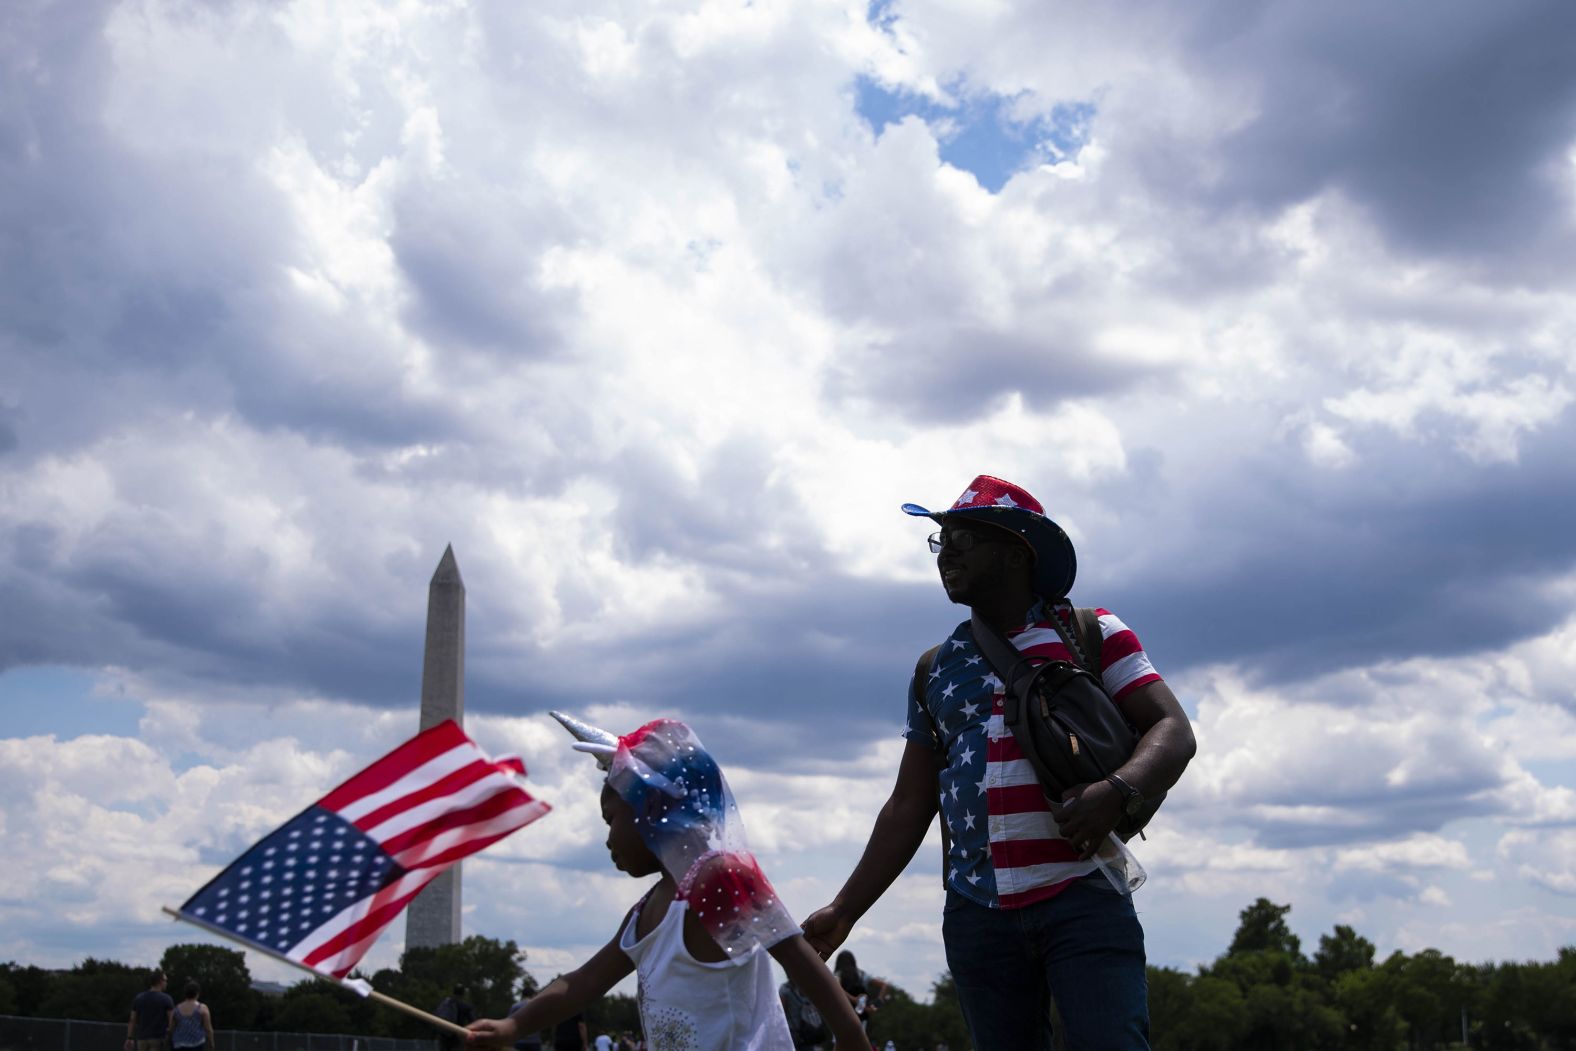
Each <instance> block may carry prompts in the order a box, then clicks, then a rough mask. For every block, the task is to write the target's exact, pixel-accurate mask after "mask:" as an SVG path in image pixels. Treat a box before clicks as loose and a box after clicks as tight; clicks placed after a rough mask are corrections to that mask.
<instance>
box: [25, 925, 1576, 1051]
mask: <svg viewBox="0 0 1576 1051" xmlns="http://www.w3.org/2000/svg"><path fill="white" fill-rule="evenodd" d="M1290 911H1291V906H1289V905H1277V904H1275V903H1274V902H1271V901H1270V900H1269V899H1267V898H1260V899H1258V900H1257V901H1255V902H1254V903H1253V904H1251V905H1249V906H1248V907H1247V908H1245V909H1243V910H1242V912H1241V914H1240V918H1239V919H1240V922H1239V924H1238V927H1237V931H1236V934H1235V935H1234V936H1233V937H1232V940H1231V944H1230V946H1229V947H1228V948H1227V949H1226V951H1225V952H1224V953H1222V954H1221V955H1220V956H1219V957H1217V958H1216V959H1215V960H1214V961H1213V962H1211V963H1208V964H1205V965H1203V966H1200V967H1198V968H1197V969H1196V972H1194V973H1188V972H1185V971H1181V970H1177V969H1174V968H1169V967H1151V968H1149V1012H1150V1029H1151V1033H1152V1037H1151V1040H1152V1043H1153V1046H1154V1048H1155V1051H1434V1049H1439V1048H1449V1047H1458V1048H1459V1047H1463V1046H1465V1047H1471V1048H1475V1049H1482V1051H1576V946H1570V947H1566V948H1564V949H1561V950H1560V953H1559V957H1558V958H1557V959H1556V960H1553V961H1549V962H1528V963H1482V964H1473V963H1461V962H1458V961H1456V960H1454V959H1453V958H1451V957H1450V956H1447V955H1445V954H1443V953H1441V952H1439V951H1437V950H1435V949H1424V950H1422V951H1421V952H1418V953H1414V954H1410V955H1409V954H1407V953H1404V952H1399V951H1397V952H1393V953H1391V954H1390V955H1389V956H1388V957H1386V958H1385V959H1384V960H1382V961H1379V960H1376V959H1375V951H1374V945H1373V943H1372V942H1371V941H1369V940H1368V939H1366V938H1364V937H1362V936H1361V935H1359V934H1358V933H1357V932H1356V931H1355V930H1353V929H1352V928H1351V927H1348V926H1345V925H1344V924H1343V925H1337V926H1336V927H1335V928H1334V929H1333V930H1332V931H1331V932H1330V933H1329V934H1326V935H1322V936H1320V938H1319V944H1318V947H1317V949H1316V950H1315V951H1314V953H1313V955H1312V956H1308V955H1306V954H1305V953H1304V952H1303V951H1302V944H1301V940H1300V939H1299V938H1298V937H1297V936H1296V935H1295V934H1293V933H1292V932H1291V929H1290V928H1289V927H1288V926H1287V923H1286V916H1287V914H1288V913H1289V912H1290ZM525 962H526V954H525V953H524V952H523V951H522V950H521V949H519V947H518V946H516V944H515V943H514V942H513V941H497V940H495V939H492V938H484V937H481V936H479V935H473V936H471V937H469V938H466V939H465V940H464V941H462V942H458V943H456V944H454V945H445V946H441V947H438V948H418V949H408V950H406V951H405V952H404V953H403V954H402V955H401V956H400V959H399V965H398V966H397V967H392V968H385V969H383V970H379V971H376V972H374V973H372V974H371V975H357V977H363V978H366V979H367V980H368V981H370V982H371V983H372V987H373V988H374V989H377V990H378V991H379V992H381V993H385V994H387V995H388V996H391V997H393V998H395V999H397V1000H403V1001H404V1002H406V1003H409V1004H413V1005H415V1006H417V1007H421V1008H424V1009H426V1010H432V1009H433V1008H434V1007H436V1005H437V1003H438V1001H439V1000H441V999H442V998H443V997H444V996H445V995H446V994H447V993H448V992H449V991H450V990H451V989H452V988H453V987H454V986H456V985H459V986H463V987H464V989H465V991H466V998H467V999H468V1000H469V1001H470V1003H471V1004H472V1006H473V1007H474V1008H475V1009H476V1013H477V1015H478V1017H493V1018H497V1017H500V1016H502V1015H503V1014H504V1013H505V1012H507V1011H508V1010H509V1008H510V1006H511V1005H512V1004H514V1003H515V1002H516V1001H517V1000H519V999H520V998H521V997H522V996H525V995H529V994H531V993H534V992H535V991H536V987H535V983H534V982H533V980H532V979H531V976H530V975H529V974H527V973H526V971H525ZM159 967H160V969H162V970H163V971H164V972H165V974H167V975H168V976H169V979H170V985H171V992H172V994H174V995H175V996H176V998H177V999H178V998H179V995H180V992H179V991H180V989H181V987H182V986H183V985H184V984H185V982H186V981H187V980H188V979H194V980H196V981H197V982H198V983H199V984H200V985H201V986H202V999H203V1002H204V1003H206V1004H208V1006H209V1009H210V1010H211V1011H212V1013H213V1018H214V1025H215V1027H216V1028H219V1029H251V1030H260V1031H264V1032H268V1031H276V1032H293V1033H344V1034H355V1035H363V1036H390V1037H407V1038H416V1039H431V1038H432V1037H433V1036H434V1033H433V1030H432V1029H431V1028H430V1027H429V1026H428V1025H427V1024H426V1023H424V1022H422V1021H421V1020H419V1019H416V1018H411V1017H410V1016H408V1015H405V1014H402V1013H400V1012H398V1011H395V1010H393V1009H391V1008H388V1007H385V1006H383V1005H381V1004H378V1003H375V1002H373V1001H371V1000H364V999H362V998H361V997H359V996H357V995H356V994H354V993H352V992H350V991H349V990H347V989H345V988H343V987H342V986H340V985H338V984H336V983H334V982H330V981H326V980H321V979H310V978H308V979H306V980H303V981H300V982H297V983H296V984H295V985H292V986H290V987H289V988H287V989H286V990H285V991H284V993H283V994H282V995H280V996H265V995H262V994H260V993H258V992H257V990H255V989H253V988H252V977H251V974H250V972H249V971H248V969H247V966H246V956H245V954H244V953H242V952H240V951H237V950H234V949H227V948H223V947H221V946H216V945H200V944H178V945H171V946H170V947H169V948H168V949H166V950H165V952H164V955H163V957H162V958H161V959H160V960H159ZM147 974H148V967H147V965H134V964H125V963H118V962H115V961H110V960H97V959H91V958H90V959H87V960H84V961H82V962H81V963H80V964H78V965H77V966H76V967H74V968H72V969H71V970H68V971H53V970H45V969H43V968H40V967H35V966H29V965H23V964H18V963H5V964H0V1014H9V1015H19V1016H23V1017H37V1018H71V1019H83V1020H90V1021H91V1020H97V1021H106V1022H124V1021H125V1020H126V1016H127V1014H128V1013H129V1012H130V1006H131V1000H132V998H133V997H134V996H135V995H136V994H137V993H139V992H141V991H142V989H143V988H144V987H145V985H146V978H147ZM929 992H930V994H931V998H930V1002H929V1003H922V1002H920V1001H918V1000H916V999H914V997H913V996H911V995H910V994H909V993H908V992H906V991H905V990H903V989H901V988H898V987H897V986H894V985H891V984H890V983H889V985H888V992H887V997H886V1000H885V1002H883V1003H882V1005H881V1007H880V1009H879V1010H878V1011H877V1012H876V1013H875V1015H874V1016H873V1018H872V1020H871V1023H870V1036H871V1039H872V1041H873V1042H874V1043H875V1044H876V1046H878V1047H880V1046H884V1044H885V1042H886V1041H887V1040H891V1041H893V1042H894V1043H895V1044H896V1046H897V1047H898V1048H899V1049H900V1051H914V1049H916V1048H924V1049H926V1051H929V1049H931V1048H934V1047H935V1046H936V1044H937V1043H938V1042H939V1043H945V1044H946V1045H947V1046H948V1047H949V1048H952V1049H953V1051H964V1049H966V1048H968V1046H969V1044H968V1038H967V1031H966V1029H965V1028H964V1025H963V1014H962V1011H961V1009H960V1008H959V1006H958V999H957V991H956V989H955V988H954V987H953V984H952V979H951V977H950V976H948V975H946V974H942V975H941V976H939V977H938V978H937V980H936V982H935V983H934V984H933V985H932V986H931V988H930V990H929ZM586 1023H587V1026H588V1027H589V1028H590V1029H591V1031H592V1032H593V1033H595V1032H603V1031H608V1032H612V1031H625V1030H630V1031H633V1030H638V1029H639V1026H640V1021H639V1014H638V1010H637V1006H636V1003H635V999H634V997H632V996H627V995H623V994H616V993H615V994H611V995H609V996H605V997H603V998H602V999H601V1000H600V1001H598V1002H597V1003H595V1004H593V1005H592V1006H591V1007H590V1008H589V1009H588V1010H587V1011H586Z"/></svg>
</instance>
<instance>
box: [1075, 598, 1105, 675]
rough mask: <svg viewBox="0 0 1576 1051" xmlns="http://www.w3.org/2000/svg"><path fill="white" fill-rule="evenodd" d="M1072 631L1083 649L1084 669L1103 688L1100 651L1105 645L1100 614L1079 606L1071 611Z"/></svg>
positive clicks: (1088, 607) (1103, 670)
mask: <svg viewBox="0 0 1576 1051" xmlns="http://www.w3.org/2000/svg"><path fill="white" fill-rule="evenodd" d="M1073 630H1074V631H1075V632H1077V633H1078V642H1079V644H1080V646H1081V647H1082V648H1083V657H1084V660H1085V662H1086V664H1085V667H1087V668H1088V669H1089V670H1090V671H1091V672H1093V673H1094V677H1095V678H1097V679H1100V680H1101V682H1100V685H1101V686H1104V685H1105V681H1104V679H1103V678H1102V675H1103V674H1104V672H1105V660H1104V658H1103V656H1102V654H1101V652H1100V651H1101V649H1102V648H1103V647H1104V645H1105V634H1104V633H1103V632H1102V631H1101V630H1100V614H1099V613H1098V612H1096V611H1095V610H1094V608H1093V607H1090V606H1079V607H1078V608H1077V609H1075V610H1073Z"/></svg>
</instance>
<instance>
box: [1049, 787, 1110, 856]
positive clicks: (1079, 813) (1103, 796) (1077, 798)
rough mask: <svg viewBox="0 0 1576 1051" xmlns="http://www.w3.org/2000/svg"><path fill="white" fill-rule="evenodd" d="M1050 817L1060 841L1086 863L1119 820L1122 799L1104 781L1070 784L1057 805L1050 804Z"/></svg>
mask: <svg viewBox="0 0 1576 1051" xmlns="http://www.w3.org/2000/svg"><path fill="white" fill-rule="evenodd" d="M1051 815H1052V816H1053V817H1055V818H1056V824H1057V825H1058V826H1060V828H1061V830H1062V838H1064V839H1066V840H1067V842H1069V843H1071V844H1072V845H1073V849H1074V850H1076V851H1078V857H1079V858H1081V859H1082V860H1084V861H1087V860H1089V859H1090V858H1092V857H1094V855H1095V852H1096V851H1098V850H1099V849H1100V845H1101V844H1102V843H1104V842H1105V837H1106V836H1108V835H1110V834H1111V830H1112V829H1114V828H1115V827H1116V823H1117V822H1118V821H1119V820H1121V817H1122V797H1121V795H1120V794H1119V793H1118V792H1117V790H1116V789H1115V788H1112V787H1111V785H1110V783H1109V782H1107V781H1092V782H1090V783H1089V784H1086V785H1074V786H1073V787H1072V788H1069V789H1068V790H1067V791H1065V792H1063V793H1062V799H1061V802H1060V803H1051Z"/></svg>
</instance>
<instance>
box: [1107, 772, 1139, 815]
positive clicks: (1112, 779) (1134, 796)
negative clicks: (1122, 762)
mask: <svg viewBox="0 0 1576 1051" xmlns="http://www.w3.org/2000/svg"><path fill="white" fill-rule="evenodd" d="M1105 779H1106V781H1107V782H1109V783H1110V785H1111V787H1112V788H1114V789H1116V790H1117V791H1118V792H1120V793H1122V810H1123V811H1125V812H1126V814H1127V816H1128V817H1133V816H1135V815H1136V814H1137V813H1138V812H1139V811H1140V810H1142V809H1143V808H1144V797H1143V795H1142V794H1140V793H1139V791H1138V789H1136V788H1134V787H1133V786H1132V785H1130V784H1128V783H1127V782H1126V781H1124V780H1122V779H1121V778H1120V777H1117V776H1116V775H1115V774H1107V775H1106V778H1105Z"/></svg>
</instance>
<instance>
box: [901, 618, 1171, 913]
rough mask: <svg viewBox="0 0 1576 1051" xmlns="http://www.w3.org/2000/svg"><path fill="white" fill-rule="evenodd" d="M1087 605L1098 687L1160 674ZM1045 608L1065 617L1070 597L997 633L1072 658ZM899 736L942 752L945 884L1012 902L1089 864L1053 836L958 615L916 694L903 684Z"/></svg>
mask: <svg viewBox="0 0 1576 1051" xmlns="http://www.w3.org/2000/svg"><path fill="white" fill-rule="evenodd" d="M1096 612H1097V613H1098V615H1099V619H1100V634H1101V636H1102V638H1103V639H1104V641H1103V642H1102V644H1101V663H1102V665H1103V669H1102V672H1103V678H1104V680H1105V688H1106V692H1107V693H1109V694H1110V695H1111V696H1112V697H1114V698H1115V699H1116V701H1117V703H1118V704H1121V703H1122V700H1123V699H1124V698H1125V697H1127V696H1128V695H1129V694H1131V693H1132V692H1133V691H1134V690H1136V689H1138V688H1139V687H1140V686H1143V685H1145V684H1146V683H1151V682H1158V681H1159V680H1160V675H1159V674H1158V673H1157V672H1156V671H1155V669H1154V666H1153V665H1151V664H1150V663H1149V657H1148V656H1147V655H1146V654H1145V653H1144V648H1143V646H1142V645H1140V644H1139V641H1138V636H1137V635H1135V634H1133V632H1132V630H1131V629H1129V628H1128V627H1127V625H1126V624H1123V623H1122V622H1121V620H1119V619H1118V618H1117V617H1116V615H1115V614H1114V613H1112V612H1111V611H1110V610H1106V609H1100V610H1097V611H1096ZM1051 616H1059V617H1060V618H1061V620H1062V623H1063V624H1067V623H1068V622H1069V619H1070V618H1071V616H1072V607H1071V606H1068V605H1066V604H1059V605H1056V606H1054V607H1052V606H1048V605H1047V604H1046V603H1044V602H1039V603H1036V604H1035V605H1034V607H1033V608H1032V609H1031V610H1030V611H1029V615H1028V619H1027V621H1026V622H1025V624H1024V626H1023V627H1022V628H1019V629H1018V630H1016V631H1009V632H1008V633H1007V637H1008V638H1009V639H1011V640H1012V642H1013V644H1014V645H1016V646H1017V647H1018V649H1019V650H1021V651H1023V652H1024V653H1027V654H1031V655H1033V656H1036V657H1044V658H1046V659H1049V660H1067V661H1075V658H1073V656H1072V655H1071V654H1069V653H1068V651H1067V646H1066V644H1065V643H1063V642H1062V637H1061V635H1060V634H1059V633H1058V632H1057V630H1056V627H1055V625H1053V624H1052V623H1051V621H1050V620H1049V618H1050V617H1051ZM1075 663H1076V661H1075ZM921 704H923V705H924V708H921ZM926 709H928V713H929V714H927V711H926ZM932 716H934V720H932ZM937 727H939V728H940V731H941V739H940V740H939V741H938V740H937V738H936V733H935V731H936V728H937ZM903 736H904V737H906V738H907V739H909V740H911V741H917V742H919V743H921V744H925V745H928V746H929V747H931V748H936V749H944V750H945V752H946V765H945V767H944V768H943V769H942V771H941V818H942V820H943V821H945V822H946V823H947V829H948V833H949V836H950V838H951V849H950V851H949V853H948V855H947V877H946V878H947V885H948V886H949V887H951V888H953V889H954V890H956V891H957V892H958V893H959V894H962V895H963V896H964V897H965V898H968V899H969V900H971V901H974V902H977V903H978V904H980V905H986V906H989V907H990V908H1001V909H1017V908H1022V907H1023V906H1025V905H1030V904H1033V903H1034V902H1037V901H1043V900H1045V899H1046V898H1050V897H1054V896H1055V895H1056V894H1058V893H1060V892H1061V891H1062V890H1063V889H1064V888H1065V887H1066V886H1067V885H1068V883H1069V882H1070V881H1072V880H1074V879H1077V878H1078V877H1080V876H1084V875H1087V874H1088V873H1090V872H1093V871H1095V869H1096V865H1095V863H1094V862H1093V861H1092V860H1091V861H1080V860H1079V858H1078V851H1076V850H1074V849H1073V846H1072V844H1071V843H1069V842H1067V840H1065V839H1063V838H1062V836H1061V830H1060V829H1059V828H1058V826H1057V824H1056V819H1055V818H1054V817H1052V816H1051V810H1050V807H1049V806H1047V805H1046V802H1045V796H1044V794H1043V793H1042V792H1041V791H1040V785H1039V781H1038V780H1037V779H1036V778H1035V776H1034V770H1033V768H1032V767H1030V765H1029V761H1028V760H1027V759H1025V758H1024V757H1023V752H1022V751H1021V750H1019V748H1018V742H1017V740H1016V739H1015V738H1014V737H1013V736H1012V732H1011V731H1009V730H1008V729H1007V725H1006V721H1005V717H1004V715H1003V689H1002V682H1001V680H1000V679H999V678H997V677H996V675H995V674H994V673H993V672H992V671H991V667H990V663H989V662H988V661H986V659H985V657H984V655H983V654H981V653H980V652H979V650H978V649H976V648H975V646H974V639H973V636H972V635H971V634H970V632H969V624H968V621H964V622H963V623H962V624H959V625H958V626H957V628H956V629H955V630H954V631H953V632H952V634H951V635H950V636H949V637H948V638H947V641H946V642H944V643H942V644H941V649H940V650H939V651H937V653H936V658H935V660H934V661H933V662H932V664H931V667H930V674H929V677H928V679H927V680H926V684H925V696H924V697H923V698H920V697H917V696H915V695H914V693H913V691H912V690H911V691H910V692H909V699H908V725H907V727H906V728H905V729H904V731H903Z"/></svg>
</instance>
